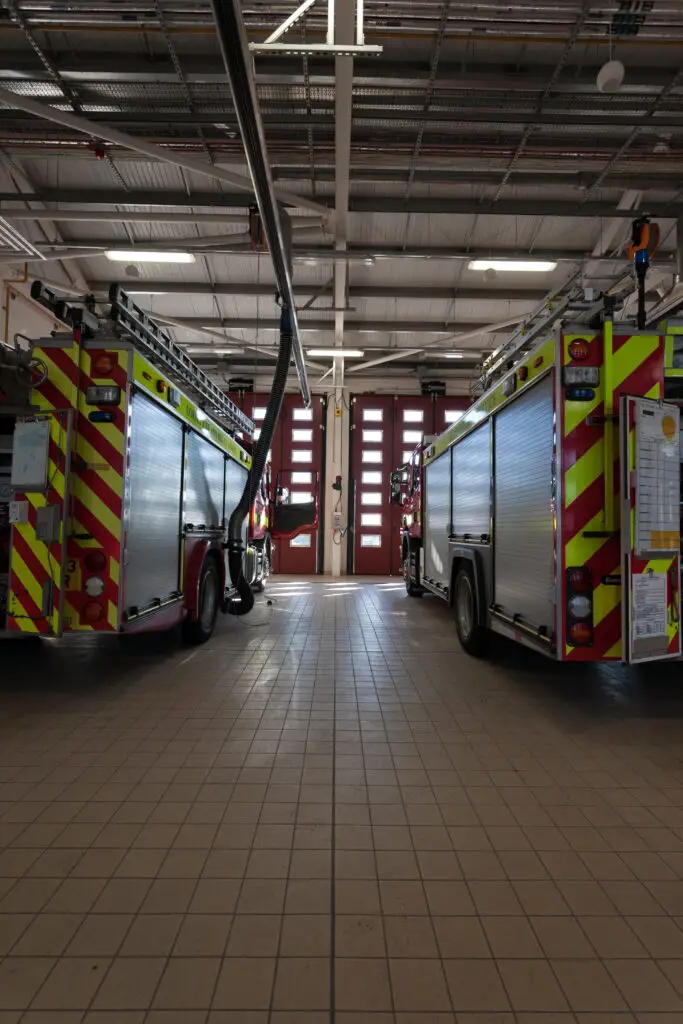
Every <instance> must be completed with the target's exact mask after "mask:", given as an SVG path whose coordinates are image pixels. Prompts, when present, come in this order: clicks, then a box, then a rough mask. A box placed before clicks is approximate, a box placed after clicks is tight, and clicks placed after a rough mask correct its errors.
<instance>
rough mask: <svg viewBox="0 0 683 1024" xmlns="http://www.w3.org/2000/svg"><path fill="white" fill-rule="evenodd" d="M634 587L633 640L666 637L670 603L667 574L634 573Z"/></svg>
mask: <svg viewBox="0 0 683 1024" xmlns="http://www.w3.org/2000/svg"><path fill="white" fill-rule="evenodd" d="M631 582H632V586H633V639H634V640H648V639H650V638H651V637H655V636H666V635H667V630H666V624H667V619H668V607H667V605H668V601H667V589H666V573H665V572H651V573H634V574H633V577H632V581H631Z"/></svg>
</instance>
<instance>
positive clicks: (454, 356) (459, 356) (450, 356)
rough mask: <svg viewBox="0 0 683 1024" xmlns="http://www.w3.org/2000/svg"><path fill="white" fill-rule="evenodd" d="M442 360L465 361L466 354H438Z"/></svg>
mask: <svg viewBox="0 0 683 1024" xmlns="http://www.w3.org/2000/svg"><path fill="white" fill-rule="evenodd" d="M437 355H439V356H441V358H442V359H464V358H465V353H464V352H437Z"/></svg>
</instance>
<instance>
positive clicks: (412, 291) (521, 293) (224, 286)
mask: <svg viewBox="0 0 683 1024" xmlns="http://www.w3.org/2000/svg"><path fill="white" fill-rule="evenodd" d="M109 286H110V282H109V281H96V280H93V281H90V282H89V284H88V287H89V288H90V290H91V291H92V292H93V294H95V295H100V294H103V293H105V292H108V290H109ZM146 286H148V287H149V288H150V289H151V290H153V291H154V292H157V293H164V294H167V295H246V296H257V295H264V296H268V295H272V294H273V285H272V284H270V283H262V284H256V283H254V282H253V281H245V282H243V283H240V282H236V281H230V282H225V283H221V284H210V283H209V282H208V281H157V280H156V279H153V278H145V279H140V280H137V281H135V282H129V283H128V284H126V290H127V291H128V292H129V293H130V292H131V288H132V289H133V293H137V294H144V289H145V287H146ZM328 287H329V282H328V284H326V285H324V286H323V288H324V289H325V290H327V288H328ZM546 292H547V289H540V288H524V287H521V288H500V289H497V288H496V287H495V285H493V286H490V287H488V288H457V289H455V288H439V287H436V286H427V287H417V286H413V285H408V286H405V285H403V284H386V285H352V286H351V287H350V288H349V294H348V297H349V300H350V301H352V300H353V299H390V298H394V297H396V296H398V297H399V298H401V299H423V300H429V299H436V300H437V301H442V302H448V301H450V300H452V299H453V298H456V299H460V300H475V301H476V300H477V299H479V300H485V301H488V300H490V299H493V300H494V301H500V302H511V301H513V302H514V301H515V300H524V301H526V300H528V301H537V302H540V300H541V299H542V298H543V296H544V295H545V294H546ZM296 293H297V295H299V296H303V295H315V296H320V295H322V294H324V291H323V290H322V289H321V288H320V287H319V286H318V285H317V284H310V283H309V284H300V283H298V282H297V286H296ZM299 311H300V312H302V310H301V309H300V310H299Z"/></svg>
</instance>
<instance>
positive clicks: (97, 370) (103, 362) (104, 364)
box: [91, 355, 114, 377]
mask: <svg viewBox="0 0 683 1024" xmlns="http://www.w3.org/2000/svg"><path fill="white" fill-rule="evenodd" d="M91 369H92V375H93V377H111V374H112V372H113V369H114V360H113V358H112V356H108V355H104V356H98V357H97V359H94V360H93V362H92V367H91Z"/></svg>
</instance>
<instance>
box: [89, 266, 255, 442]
mask: <svg viewBox="0 0 683 1024" xmlns="http://www.w3.org/2000/svg"><path fill="white" fill-rule="evenodd" d="M109 301H110V302H111V310H110V316H111V319H112V320H113V321H114V323H115V324H117V325H118V327H119V328H121V329H123V330H124V331H125V332H126V333H127V334H129V335H130V336H131V338H132V339H133V341H134V343H135V344H136V345H137V347H138V348H142V349H144V350H146V352H147V353H148V355H149V356H150V357H151V358H152V359H153V360H154V361H155V362H161V363H163V364H164V365H165V366H166V368H167V369H168V371H169V373H170V374H171V375H172V376H174V377H175V378H176V379H177V380H178V382H179V383H180V384H181V385H184V386H185V388H186V389H187V390H188V391H190V392H192V393H193V395H194V396H196V397H198V398H199V400H200V403H201V404H202V407H203V408H204V411H205V412H206V413H208V414H209V415H211V416H213V418H214V419H216V420H219V421H220V422H222V423H223V424H224V425H225V426H227V427H228V429H229V430H235V431H241V432H244V433H246V434H247V435H249V436H250V437H252V436H253V434H254V423H253V421H252V420H251V419H249V417H248V416H247V415H246V413H244V412H242V410H241V409H240V408H239V406H237V405H235V403H234V402H233V401H231V400H230V399H229V398H228V397H227V395H225V394H224V393H223V392H222V391H221V389H220V388H219V387H217V385H216V384H214V383H213V381H212V380H211V378H210V377H209V376H208V374H206V373H205V372H204V371H203V370H202V369H201V368H200V367H199V366H197V364H196V363H195V362H194V361H193V360H192V359H190V357H189V356H188V354H187V352H185V351H184V349H182V348H181V347H180V345H176V343H175V342H174V341H173V340H172V339H171V337H170V335H169V334H168V332H167V331H166V330H164V328H163V327H160V326H159V325H158V324H157V323H155V322H154V321H153V320H152V319H151V317H150V316H149V314H147V313H146V312H145V311H144V310H143V309H140V307H139V306H137V305H136V304H135V303H134V302H133V301H132V299H131V298H130V296H129V295H127V294H126V292H125V291H124V290H123V289H122V288H121V287H119V285H115V284H114V285H112V286H111V288H110V289H109Z"/></svg>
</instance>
